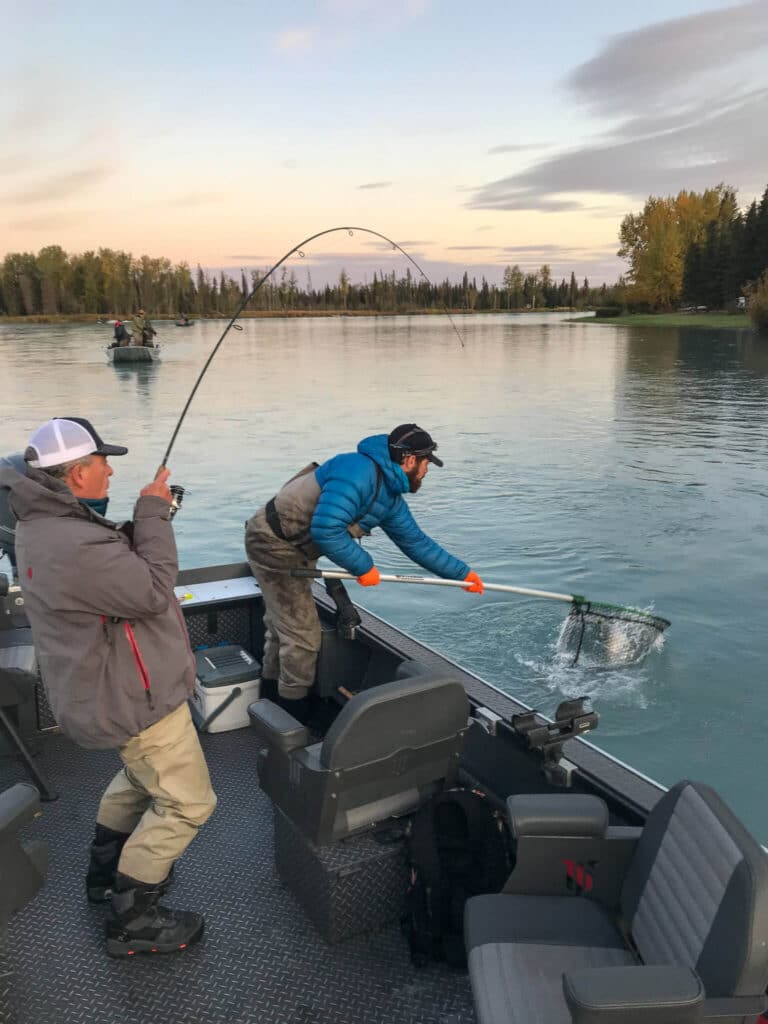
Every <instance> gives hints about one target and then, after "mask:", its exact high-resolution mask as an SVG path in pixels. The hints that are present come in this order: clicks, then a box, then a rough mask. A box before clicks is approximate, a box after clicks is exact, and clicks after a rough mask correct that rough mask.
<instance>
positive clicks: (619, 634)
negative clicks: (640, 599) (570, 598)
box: [557, 600, 670, 668]
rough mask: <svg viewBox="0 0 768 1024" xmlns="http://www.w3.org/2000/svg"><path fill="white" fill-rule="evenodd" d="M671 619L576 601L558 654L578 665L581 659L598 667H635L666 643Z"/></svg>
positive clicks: (564, 625) (565, 627)
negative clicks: (665, 636)
mask: <svg viewBox="0 0 768 1024" xmlns="http://www.w3.org/2000/svg"><path fill="white" fill-rule="evenodd" d="M669 625H670V622H669V620H668V619H663V618H661V616H660V615H654V614H653V613H652V612H644V611H641V610H640V609H638V608H622V607H621V606H620V605H611V604H603V603H600V602H596V601H578V600H576V601H574V604H573V607H572V608H571V611H570V614H569V615H568V618H567V619H566V620H565V622H564V623H563V625H562V627H561V629H560V636H559V637H558V640H557V651H558V654H559V655H560V656H561V657H563V658H566V659H568V660H569V661H570V664H571V665H575V664H576V663H577V662H578V661H579V660H580V659H581V660H583V661H588V662H589V664H591V665H594V666H595V667H605V668H611V667H614V666H617V665H633V664H636V663H637V662H639V661H642V660H643V658H644V657H645V656H646V655H647V654H648V653H649V652H650V651H652V650H654V649H656V648H658V647H659V646H661V644H662V643H663V636H664V630H665V629H666V628H667V627H668V626H669Z"/></svg>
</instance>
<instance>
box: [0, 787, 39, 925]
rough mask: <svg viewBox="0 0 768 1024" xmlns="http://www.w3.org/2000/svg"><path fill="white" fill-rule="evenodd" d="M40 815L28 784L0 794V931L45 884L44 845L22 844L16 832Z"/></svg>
mask: <svg viewBox="0 0 768 1024" xmlns="http://www.w3.org/2000/svg"><path fill="white" fill-rule="evenodd" d="M39 813H40V796H39V794H38V792H37V790H36V789H35V788H34V786H31V785H30V784H29V783H28V782H17V783H16V785H15V786H11V788H10V789H6V790H5V791H4V792H2V793H0V879H1V880H2V884H0V929H2V928H3V927H4V925H6V924H7V923H8V919H9V918H10V917H11V915H12V914H13V913H15V912H16V911H17V910H20V909H21V908H22V907H23V906H24V905H25V904H26V903H28V902H29V901H30V900H31V899H32V897H33V896H34V895H35V893H36V892H37V891H38V889H39V888H40V887H41V886H42V884H43V882H44V881H45V876H46V873H47V870H48V851H47V848H46V846H45V844H44V843H41V842H37V841H36V842H30V843H22V842H21V841H20V840H19V836H18V832H19V829H21V828H23V827H24V826H25V825H27V824H28V823H29V822H30V821H32V819H33V818H34V817H36V816H37V814H39Z"/></svg>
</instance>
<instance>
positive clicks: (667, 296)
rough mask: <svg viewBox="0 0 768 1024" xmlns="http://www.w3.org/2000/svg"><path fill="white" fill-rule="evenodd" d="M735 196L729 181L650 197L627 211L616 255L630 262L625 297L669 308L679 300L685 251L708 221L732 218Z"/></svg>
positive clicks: (704, 229) (701, 235) (700, 235)
mask: <svg viewBox="0 0 768 1024" xmlns="http://www.w3.org/2000/svg"><path fill="white" fill-rule="evenodd" d="M735 210H736V195H735V192H734V190H733V189H732V188H730V187H729V186H727V185H722V184H721V185H717V186H716V187H715V188H711V189H707V190H706V191H705V192H687V191H683V192H679V193H678V194H677V195H676V196H665V197H662V196H650V197H649V199H648V200H647V202H646V204H645V206H644V207H643V210H642V212H641V213H637V214H635V213H629V214H627V216H626V217H625V218H624V220H623V221H622V222H621V227H620V229H619V242H620V246H621V247H620V249H619V251H618V255H619V256H621V257H622V258H623V259H626V260H628V261H629V271H628V273H627V282H628V287H627V293H626V295H627V301H628V302H635V303H646V304H647V305H649V306H652V307H653V308H656V309H669V308H671V307H673V306H675V305H676V304H677V303H678V302H679V301H680V295H681V292H682V286H683V269H684V266H685V254H686V252H687V251H688V247H689V246H690V245H691V244H692V243H693V242H701V241H702V240H703V239H704V237H705V235H706V230H707V225H708V224H710V223H711V222H712V221H714V220H718V219H720V218H724V219H730V218H732V217H733V215H734V213H735Z"/></svg>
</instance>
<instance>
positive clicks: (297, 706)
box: [274, 693, 314, 728]
mask: <svg viewBox="0 0 768 1024" xmlns="http://www.w3.org/2000/svg"><path fill="white" fill-rule="evenodd" d="M274 700H275V704H277V706H278V707H281V708H282V709H283V710H284V711H287V712H288V714H289V715H293V717H294V718H295V719H296V721H297V722H300V723H301V724H302V725H306V726H307V728H309V726H310V723H311V721H312V718H313V711H314V702H313V701H312V698H311V697H300V698H299V699H298V700H289V699H288V698H287V697H281V696H280V694H279V693H278V694H276V696H275V698H274Z"/></svg>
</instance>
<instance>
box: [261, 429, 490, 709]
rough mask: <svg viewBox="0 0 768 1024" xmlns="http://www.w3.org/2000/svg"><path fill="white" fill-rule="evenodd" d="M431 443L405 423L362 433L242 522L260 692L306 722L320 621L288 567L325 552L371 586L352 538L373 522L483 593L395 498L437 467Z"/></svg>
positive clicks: (373, 576) (306, 586)
mask: <svg viewBox="0 0 768 1024" xmlns="http://www.w3.org/2000/svg"><path fill="white" fill-rule="evenodd" d="M436 450H437V444H436V443H435V442H434V441H433V440H432V438H431V437H430V435H429V434H428V433H427V431H426V430H422V428H421V427H419V426H417V425H416V424H415V423H404V424H402V425H401V426H398V427H395V429H394V430H393V431H392V432H391V433H390V434H389V435H387V434H377V435H375V436H373V437H366V438H364V439H363V440H362V441H361V442H360V443H359V444H358V446H357V451H356V452H349V453H346V454H343V455H336V456H335V457H334V458H332V459H329V460H328V461H327V462H324V463H323V464H322V465H321V466H318V464H317V463H316V462H313V463H311V465H309V466H307V467H306V468H305V469H303V470H302V471H301V472H300V473H298V474H297V475H296V476H295V477H293V478H292V479H291V480H289V481H288V482H287V483H286V484H285V485H284V486H283V487H282V488H281V490H280V491H279V492H278V494H277V495H276V496H275V497H274V498H272V499H271V500H270V501H268V502H267V504H266V505H265V506H264V507H263V508H260V509H259V510H258V511H257V512H256V513H255V515H254V516H253V517H252V518H251V519H250V520H249V521H248V522H247V523H246V531H245V550H246V554H247V556H248V562H249V564H250V567H251V572H252V573H253V575H254V576H255V577H256V580H257V581H258V584H259V588H260V589H261V593H262V596H263V598H264V605H265V611H264V622H265V625H266V636H265V639H264V659H263V666H262V679H261V683H262V689H261V695H262V696H264V697H267V698H271V699H272V700H276V701H277V703H279V704H281V705H282V706H283V707H284V708H286V709H287V710H289V711H290V712H291V713H292V714H293V715H294V717H298V718H299V719H300V720H302V721H305V722H306V720H307V719H308V717H309V716H310V713H311V706H310V701H309V698H308V694H309V690H310V688H311V686H312V684H313V682H314V679H315V667H316V663H317V655H318V652H319V650H320V622H319V620H318V617H317V611H316V609H315V602H314V599H313V597H312V586H311V580H310V579H300V578H296V577H293V576H290V575H288V572H289V570H290V569H313V568H314V567H315V566H316V564H317V559H318V558H319V557H320V555H325V556H326V557H328V558H330V559H331V560H332V561H334V562H336V564H337V565H340V566H341V567H342V568H343V569H346V570H347V572H350V573H352V575H353V576H356V577H357V582H358V583H359V584H361V585H362V586H364V587H371V586H375V585H376V584H377V583H378V582H379V576H380V574H379V570H378V569H377V568H376V566H375V565H374V564H373V559H372V558H371V556H370V555H369V554H368V552H367V551H366V550H365V548H363V547H362V546H361V545H360V544H359V543H357V541H358V540H359V539H360V538H361V537H365V536H367V535H368V534H369V533H370V532H371V530H373V529H374V527H376V526H380V527H381V528H382V529H383V530H384V532H385V533H386V534H387V535H388V536H389V537H390V539H391V540H393V541H394V542H395V544H397V546H398V547H399V548H400V550H401V551H402V552H403V553H404V554H406V555H407V556H408V557H409V558H411V559H412V560H413V561H414V562H417V563H418V564H419V565H421V566H423V568H425V569H426V570H427V571H428V572H430V573H434V574H435V575H436V576H442V577H444V578H445V579H452V580H464V581H466V583H467V584H468V586H467V587H465V588H464V589H465V590H469V591H472V592H474V593H480V594H481V593H482V592H483V583H482V580H481V579H480V577H479V576H478V575H477V573H476V572H472V571H471V570H470V568H469V566H468V565H466V564H465V563H464V562H462V561H460V560H459V559H458V558H454V556H453V555H450V554H449V553H448V552H447V551H445V550H444V549H443V548H442V547H440V545H439V544H437V543H436V542H435V541H434V540H432V539H431V538H430V537H428V536H427V535H426V534H425V533H424V532H423V531H422V530H421V529H420V528H419V526H418V525H417V523H416V521H415V519H414V518H413V516H412V515H411V512H410V509H409V508H408V504H407V502H406V501H404V499H403V494H407V493H411V494H416V493H417V492H418V490H419V489H420V487H421V485H422V483H423V481H424V478H425V477H426V474H427V470H428V469H429V466H430V465H433V466H442V465H443V462H442V460H441V459H439V458H438V457H437V455H435V452H436Z"/></svg>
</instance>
